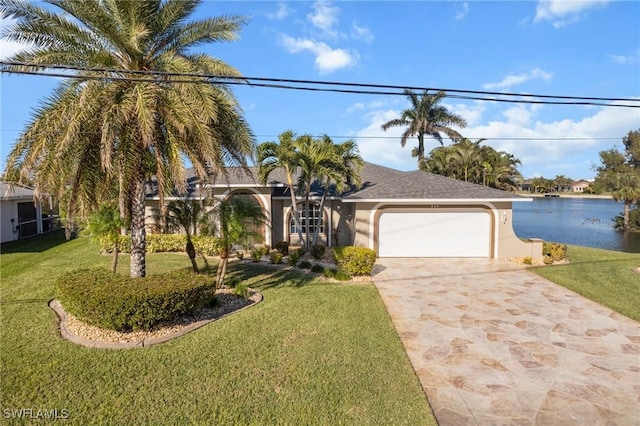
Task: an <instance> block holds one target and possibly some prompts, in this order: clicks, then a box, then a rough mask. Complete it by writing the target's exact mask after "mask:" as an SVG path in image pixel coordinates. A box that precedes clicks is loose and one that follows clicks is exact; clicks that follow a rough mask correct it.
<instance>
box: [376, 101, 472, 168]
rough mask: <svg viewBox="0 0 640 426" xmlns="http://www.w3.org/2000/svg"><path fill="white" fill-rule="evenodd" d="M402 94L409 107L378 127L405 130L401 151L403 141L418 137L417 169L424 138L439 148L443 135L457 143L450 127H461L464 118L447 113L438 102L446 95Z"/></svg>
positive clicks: (419, 163)
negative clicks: (433, 140)
mask: <svg viewBox="0 0 640 426" xmlns="http://www.w3.org/2000/svg"><path fill="white" fill-rule="evenodd" d="M404 94H405V95H406V96H407V97H408V98H409V101H410V102H411V107H410V108H408V109H405V110H404V111H402V114H401V115H400V117H399V118H395V119H393V120H390V121H388V122H386V123H384V124H383V125H382V130H384V131H387V129H390V128H391V127H405V126H406V127H407V128H406V130H405V131H404V133H403V134H402V138H401V139H400V145H402V147H403V148H404V147H405V145H406V144H407V139H408V138H409V137H412V136H417V137H418V147H417V150H416V151H415V152H414V154H415V155H414V156H415V157H418V165H419V166H420V165H421V164H422V162H423V161H424V137H425V135H426V136H431V137H432V138H434V139H435V140H437V141H438V142H440V144H441V145H442V135H441V133H444V134H446V135H447V136H448V137H449V138H451V139H460V138H462V136H461V135H460V134H459V133H458V132H457V131H455V130H454V129H452V128H451V126H458V127H465V126H466V125H467V122H466V121H465V120H464V118H462V117H460V116H459V115H456V114H454V113H451V112H449V111H448V110H447V108H446V107H445V106H442V105H439V102H440V101H441V100H442V99H444V98H445V96H446V93H445V92H443V91H439V92H436V93H433V94H429V92H428V91H426V90H425V91H424V92H423V94H422V96H420V97H419V96H418V95H417V94H415V93H414V92H412V91H411V90H407V89H405V91H404Z"/></svg>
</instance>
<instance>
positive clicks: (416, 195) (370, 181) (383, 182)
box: [148, 163, 527, 202]
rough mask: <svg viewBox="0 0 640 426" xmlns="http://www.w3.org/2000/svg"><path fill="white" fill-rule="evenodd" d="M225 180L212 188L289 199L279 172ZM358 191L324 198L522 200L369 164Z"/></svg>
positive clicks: (194, 183)
mask: <svg viewBox="0 0 640 426" xmlns="http://www.w3.org/2000/svg"><path fill="white" fill-rule="evenodd" d="M228 171H229V173H228V174H227V176H218V177H217V178H216V180H215V185H216V186H220V187H251V186H253V187H256V186H257V187H259V186H271V187H275V190H274V191H273V196H274V197H285V196H287V197H288V196H289V193H288V188H287V184H286V176H285V174H284V172H283V171H282V169H276V170H274V171H273V172H272V173H271V174H270V175H269V179H268V180H267V183H266V185H263V184H262V183H261V182H260V181H259V180H258V177H257V176H258V168H257V167H251V168H249V174H247V172H246V171H245V170H243V169H241V168H237V167H232V168H229V169H228ZM187 176H188V178H187V184H188V196H190V197H199V195H200V192H199V185H198V179H197V178H196V177H195V175H194V173H193V169H188V171H187ZM360 177H361V180H362V187H361V188H360V189H356V188H355V187H352V188H351V189H349V190H347V191H344V192H342V193H340V194H336V193H335V187H334V186H332V187H331V188H330V190H329V193H328V196H338V197H340V198H342V200H343V201H347V202H349V201H352V202H355V201H379V200H398V201H399V200H419V199H423V200H425V199H426V200H460V199H467V200H471V201H473V200H504V201H507V200H511V201H516V200H525V199H527V198H525V197H520V196H518V195H515V194H513V193H511V192H507V191H502V190H499V189H494V188H489V187H486V186H482V185H476V184H473V183H469V182H464V181H460V180H457V179H453V178H448V177H444V176H440V175H436V174H432V173H427V172H423V171H420V170H413V171H409V172H403V171H400V170H395V169H391V168H389V167H384V166H380V165H378V164H373V163H365V165H364V168H363V169H362V171H361V173H360ZM293 181H294V182H296V181H297V175H296V176H293ZM311 190H312V195H316V196H320V195H321V194H322V186H321V184H320V182H315V183H314V185H313V186H312V188H311ZM173 195H174V196H185V194H177V193H175V194H173ZM148 196H151V197H157V185H156V182H155V181H152V186H151V188H149V191H148Z"/></svg>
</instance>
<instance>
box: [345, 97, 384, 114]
mask: <svg viewBox="0 0 640 426" xmlns="http://www.w3.org/2000/svg"><path fill="white" fill-rule="evenodd" d="M387 103H388V102H386V101H385V100H377V101H371V102H367V103H364V102H356V103H355V104H353V105H351V106H350V107H349V108H347V110H346V111H345V112H346V113H347V114H351V113H354V112H356V111H363V110H365V109H367V110H376V109H380V108H382V107H383V106H385V105H387Z"/></svg>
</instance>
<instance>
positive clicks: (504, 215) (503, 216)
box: [502, 212, 507, 223]
mask: <svg viewBox="0 0 640 426" xmlns="http://www.w3.org/2000/svg"><path fill="white" fill-rule="evenodd" d="M502 223H507V212H502Z"/></svg>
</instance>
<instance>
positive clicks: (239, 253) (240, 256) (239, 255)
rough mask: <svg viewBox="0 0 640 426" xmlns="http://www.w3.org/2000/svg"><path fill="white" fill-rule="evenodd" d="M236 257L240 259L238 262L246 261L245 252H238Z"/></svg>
mask: <svg viewBox="0 0 640 426" xmlns="http://www.w3.org/2000/svg"><path fill="white" fill-rule="evenodd" d="M236 257H237V258H238V260H242V259H244V252H243V251H242V250H238V251H237V252H236Z"/></svg>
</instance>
